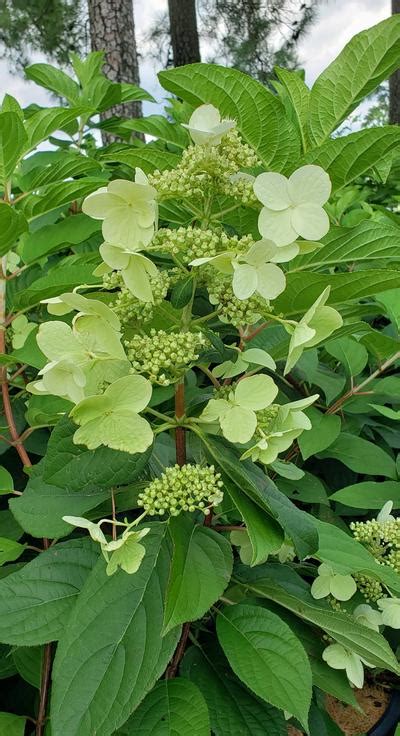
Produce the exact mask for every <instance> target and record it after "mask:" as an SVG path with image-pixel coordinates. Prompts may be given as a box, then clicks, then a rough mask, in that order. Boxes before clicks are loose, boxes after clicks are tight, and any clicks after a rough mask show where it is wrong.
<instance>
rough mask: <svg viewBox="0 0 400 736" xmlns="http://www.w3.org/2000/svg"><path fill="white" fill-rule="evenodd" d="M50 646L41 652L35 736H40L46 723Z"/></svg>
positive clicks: (50, 660) (50, 658) (47, 645)
mask: <svg viewBox="0 0 400 736" xmlns="http://www.w3.org/2000/svg"><path fill="white" fill-rule="evenodd" d="M51 663H52V646H51V644H46V646H45V648H44V652H43V664H42V675H41V680H40V696H39V710H38V717H37V721H36V731H35V734H36V736H42V735H43V733H44V727H45V722H46V710H47V699H48V693H49V685H50V674H51Z"/></svg>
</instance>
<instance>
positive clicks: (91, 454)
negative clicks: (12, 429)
mask: <svg viewBox="0 0 400 736" xmlns="http://www.w3.org/2000/svg"><path fill="white" fill-rule="evenodd" d="M75 431H76V424H74V423H73V422H71V420H70V419H68V418H67V417H63V418H62V419H61V420H60V421H59V422H58V424H57V425H56V427H55V428H54V430H53V432H52V434H51V437H50V440H49V444H48V446H47V452H46V457H45V459H44V464H43V476H44V480H45V481H46V482H48V483H52V484H54V485H56V486H60V487H61V488H65V487H67V488H68V489H70V490H71V491H78V492H79V491H82V492H84V491H90V490H92V491H93V490H94V489H95V488H96V489H97V490H99V489H102V490H104V489H107V488H112V487H113V486H121V485H127V484H128V483H132V482H133V481H134V480H135V479H136V478H137V477H138V476H139V475H140V474H141V473H142V472H143V470H144V468H145V466H146V465H147V462H148V459H149V457H150V454H151V447H150V448H149V449H148V450H147V451H146V452H143V453H138V454H136V455H131V454H129V453H127V452H119V451H117V450H111V449H110V448H108V447H99V448H97V449H96V450H88V448H87V447H84V446H83V445H75V444H74V442H73V435H74V432H75Z"/></svg>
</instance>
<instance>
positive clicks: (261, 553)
mask: <svg viewBox="0 0 400 736" xmlns="http://www.w3.org/2000/svg"><path fill="white" fill-rule="evenodd" d="M224 492H226V493H227V494H228V495H229V497H230V499H231V501H232V503H233V504H234V505H235V506H236V508H237V509H238V511H239V512H240V514H241V516H242V518H243V521H244V522H245V524H246V530H247V534H248V535H249V539H250V542H251V547H252V550H253V556H252V560H251V565H259V564H260V563H261V562H264V561H265V560H266V559H267V557H268V555H270V554H273V553H275V552H277V551H278V549H279V548H280V547H281V546H282V542H283V532H282V529H281V527H280V526H279V524H277V522H276V521H275V520H274V519H273V518H272V517H271V516H270V515H269V514H268V513H266V512H265V511H264V510H262V509H260V507H259V506H257V504H256V503H254V502H253V501H252V500H251V499H250V498H248V497H247V496H245V495H244V493H242V491H241V490H240V489H239V488H238V487H237V486H236V485H235V484H234V483H232V482H229V481H227V479H226V478H225V480H224Z"/></svg>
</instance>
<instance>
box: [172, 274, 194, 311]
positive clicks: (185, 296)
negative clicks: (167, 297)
mask: <svg viewBox="0 0 400 736" xmlns="http://www.w3.org/2000/svg"><path fill="white" fill-rule="evenodd" d="M193 286H194V282H193V276H188V277H186V278H184V279H182V281H178V283H177V284H176V285H175V286H174V288H173V289H172V292H171V304H172V306H173V307H175V309H181V308H182V307H185V306H186V304H188V303H189V302H190V300H191V298H192V294H193Z"/></svg>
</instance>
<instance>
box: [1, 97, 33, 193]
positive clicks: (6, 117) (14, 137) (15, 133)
mask: <svg viewBox="0 0 400 736" xmlns="http://www.w3.org/2000/svg"><path fill="white" fill-rule="evenodd" d="M26 140H27V137H26V133H25V128H24V126H23V123H22V120H21V118H20V116H19V115H18V113H16V112H0V181H1V183H2V185H3V187H5V185H6V182H8V180H9V179H10V177H11V175H12V174H13V172H14V169H15V167H16V165H17V163H18V161H19V158H20V156H21V154H22V152H23V150H24V147H25V144H26Z"/></svg>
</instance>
